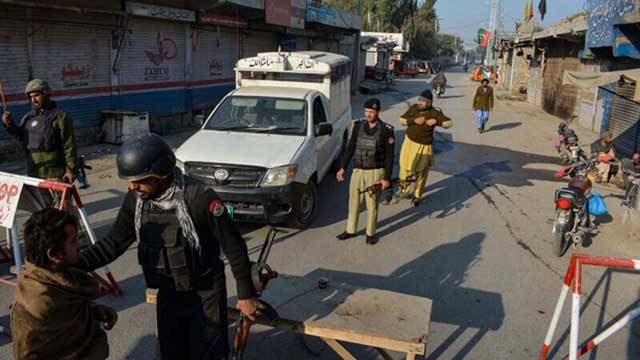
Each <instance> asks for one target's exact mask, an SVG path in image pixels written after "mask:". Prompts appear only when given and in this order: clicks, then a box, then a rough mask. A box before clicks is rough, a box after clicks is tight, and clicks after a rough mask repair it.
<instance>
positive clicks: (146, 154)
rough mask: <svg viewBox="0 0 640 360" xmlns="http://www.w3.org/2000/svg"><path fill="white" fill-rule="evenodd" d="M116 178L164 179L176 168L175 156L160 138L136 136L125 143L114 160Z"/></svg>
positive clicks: (145, 135) (129, 179)
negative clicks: (116, 172)
mask: <svg viewBox="0 0 640 360" xmlns="http://www.w3.org/2000/svg"><path fill="white" fill-rule="evenodd" d="M116 162H117V163H118V176H119V177H120V178H121V179H124V180H128V181H137V180H142V179H144V178H148V177H158V178H166V177H167V176H169V175H171V173H172V172H173V169H174V168H175V167H176V156H175V155H174V153H173V150H171V147H170V146H169V144H167V143H166V142H165V141H164V140H163V139H162V138H161V137H160V136H158V135H155V134H150V133H149V134H144V135H138V136H136V137H134V138H132V139H130V140H128V141H127V142H125V143H124V144H123V145H122V147H121V148H120V151H118V156H117V158H116Z"/></svg>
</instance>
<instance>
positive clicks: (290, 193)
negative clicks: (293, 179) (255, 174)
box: [213, 184, 296, 223]
mask: <svg viewBox="0 0 640 360" xmlns="http://www.w3.org/2000/svg"><path fill="white" fill-rule="evenodd" d="M295 188H296V185H295V184H289V185H286V186H275V187H264V188H263V187H258V188H236V187H226V186H213V190H215V192H216V193H217V194H218V196H220V198H221V199H222V200H223V201H224V202H225V205H226V206H227V208H228V210H229V212H230V213H231V214H232V218H233V220H235V221H241V222H258V223H282V222H285V221H286V220H287V218H288V217H289V214H291V210H292V201H293V199H294V198H295V197H294V194H295Z"/></svg>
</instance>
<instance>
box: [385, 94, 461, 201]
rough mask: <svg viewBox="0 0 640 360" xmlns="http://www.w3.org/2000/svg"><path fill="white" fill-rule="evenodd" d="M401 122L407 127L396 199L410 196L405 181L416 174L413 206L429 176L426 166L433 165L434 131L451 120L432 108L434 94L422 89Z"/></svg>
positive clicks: (449, 125) (445, 125) (408, 187)
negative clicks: (415, 102)
mask: <svg viewBox="0 0 640 360" xmlns="http://www.w3.org/2000/svg"><path fill="white" fill-rule="evenodd" d="M400 124H402V125H404V126H406V127H407V131H406V133H405V136H404V140H403V142H402V149H401V151H400V176H399V177H400V184H404V185H402V186H401V187H400V190H399V191H398V193H397V194H396V196H397V197H399V198H409V197H410V196H411V195H410V191H411V187H410V186H409V185H408V182H407V180H408V179H409V178H410V177H412V176H415V178H416V184H415V192H414V196H413V199H412V203H413V205H414V206H418V205H420V197H421V196H422V193H423V191H424V186H425V185H426V183H427V176H428V175H429V167H431V166H433V165H434V164H435V162H434V156H433V133H434V130H435V127H436V126H441V127H443V128H445V129H448V128H450V127H451V126H452V125H453V123H452V121H451V119H449V118H448V117H447V116H446V115H444V114H443V113H442V110H440V109H437V108H435V107H433V93H432V92H431V90H425V91H423V92H422V93H421V94H420V97H419V98H418V103H417V104H414V105H411V107H409V110H407V111H406V112H405V113H404V114H403V115H402V116H401V117H400Z"/></svg>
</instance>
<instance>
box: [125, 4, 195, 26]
mask: <svg viewBox="0 0 640 360" xmlns="http://www.w3.org/2000/svg"><path fill="white" fill-rule="evenodd" d="M127 12H128V13H129V14H132V15H136V16H146V17H152V18H160V19H169V20H175V21H186V22H195V21H196V13H195V11H191V10H187V9H177V8H172V7H168V6H158V5H151V4H140V3H135V2H127Z"/></svg>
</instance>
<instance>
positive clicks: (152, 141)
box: [80, 134, 263, 360]
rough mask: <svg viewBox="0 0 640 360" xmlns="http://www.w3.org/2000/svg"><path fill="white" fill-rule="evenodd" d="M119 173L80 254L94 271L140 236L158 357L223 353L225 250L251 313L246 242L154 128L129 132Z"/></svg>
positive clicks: (187, 359)
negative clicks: (114, 207) (122, 186)
mask: <svg viewBox="0 0 640 360" xmlns="http://www.w3.org/2000/svg"><path fill="white" fill-rule="evenodd" d="M117 164H118V175H119V176H120V177H121V178H123V179H126V180H128V181H129V182H130V184H129V192H128V193H127V194H126V195H125V199H124V203H123V204H122V207H121V208H120V211H119V213H118V216H117V218H116V221H115V224H114V225H113V227H112V229H111V231H110V232H109V234H108V235H107V236H106V237H105V238H104V239H102V240H101V241H99V242H97V243H96V244H95V245H93V246H91V247H89V248H88V249H86V250H84V251H82V252H81V254H80V258H81V260H80V266H81V267H82V268H84V269H85V270H87V271H92V270H94V269H97V268H99V267H102V266H104V265H106V264H108V263H111V262H112V261H114V260H115V259H117V258H118V257H119V256H120V255H122V254H123V253H124V252H125V250H127V248H128V247H129V246H131V244H133V243H134V242H135V241H136V240H138V262H139V264H140V265H141V266H142V270H143V273H144V278H145V282H146V284H147V287H149V288H153V289H159V290H158V297H157V304H158V305H157V323H158V340H159V343H160V352H161V357H162V359H163V360H173V359H176V360H178V359H179V360H201V359H226V356H227V354H228V351H229V346H228V341H227V313H226V309H227V292H226V288H225V273H224V263H223V262H222V261H221V259H220V247H222V250H223V251H224V253H225V255H226V257H227V259H228V260H229V264H230V265H231V270H232V272H233V276H234V278H235V280H236V286H237V290H238V299H239V300H238V303H237V305H236V307H237V308H238V309H239V310H240V311H241V312H242V313H244V314H245V315H246V316H247V317H249V318H250V319H254V318H255V312H256V311H257V309H259V308H262V307H263V305H262V304H261V303H260V302H258V301H257V300H256V299H255V289H254V288H253V284H252V281H251V264H250V262H249V257H248V255H247V246H246V244H245V242H244V240H243V239H242V236H241V235H240V233H239V232H238V230H237V229H236V228H235V226H234V224H233V223H232V222H231V218H230V217H229V215H228V214H227V211H226V208H225V206H224V204H223V202H222V201H221V200H220V198H219V197H218V196H217V195H216V193H215V192H214V191H213V190H211V189H206V188H205V187H203V185H202V184H200V183H198V182H197V181H195V180H194V179H192V178H189V177H187V176H184V175H183V174H182V173H181V172H180V170H178V169H177V168H176V158H175V155H174V153H173V151H172V150H171V148H170V147H169V145H167V143H165V142H164V140H162V138H160V137H159V136H157V135H153V134H147V135H141V136H138V137H135V138H133V139H131V140H129V141H128V142H127V143H125V144H124V145H123V146H122V147H121V149H120V151H119V152H118V156H117Z"/></svg>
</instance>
